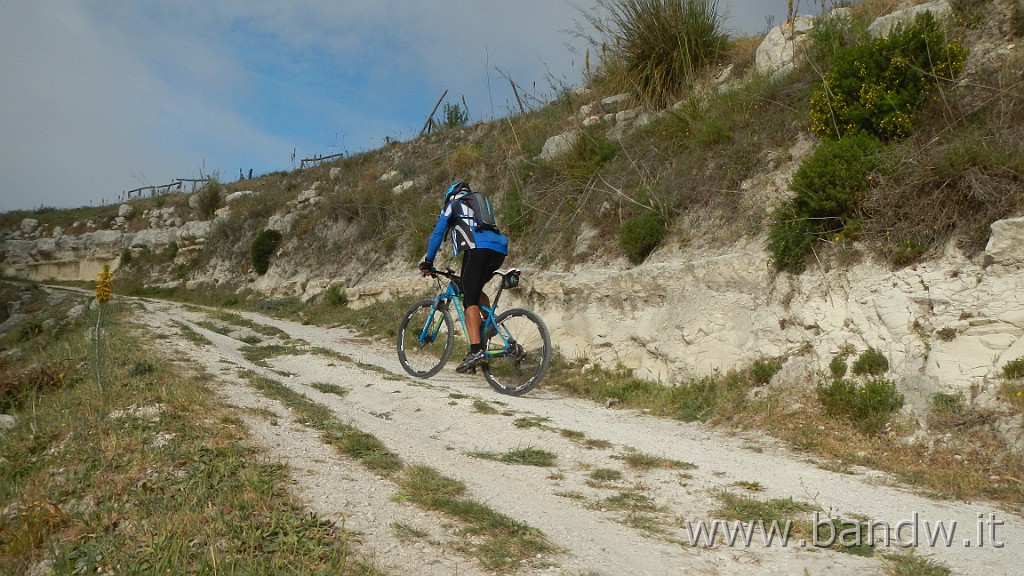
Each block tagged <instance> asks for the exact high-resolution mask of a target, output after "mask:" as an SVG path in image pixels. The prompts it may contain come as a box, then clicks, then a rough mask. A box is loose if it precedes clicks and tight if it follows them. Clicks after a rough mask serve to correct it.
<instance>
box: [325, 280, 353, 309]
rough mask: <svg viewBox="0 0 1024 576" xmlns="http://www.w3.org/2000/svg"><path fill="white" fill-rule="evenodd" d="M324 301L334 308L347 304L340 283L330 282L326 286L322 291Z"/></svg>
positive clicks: (346, 298) (346, 297)
mask: <svg viewBox="0 0 1024 576" xmlns="http://www.w3.org/2000/svg"><path fill="white" fill-rule="evenodd" d="M324 302H325V303H326V304H327V305H328V306H333V307H336V308H337V307H341V306H345V305H347V304H348V296H346V295H345V289H344V288H342V286H341V284H331V285H330V286H328V287H327V291H326V292H324Z"/></svg>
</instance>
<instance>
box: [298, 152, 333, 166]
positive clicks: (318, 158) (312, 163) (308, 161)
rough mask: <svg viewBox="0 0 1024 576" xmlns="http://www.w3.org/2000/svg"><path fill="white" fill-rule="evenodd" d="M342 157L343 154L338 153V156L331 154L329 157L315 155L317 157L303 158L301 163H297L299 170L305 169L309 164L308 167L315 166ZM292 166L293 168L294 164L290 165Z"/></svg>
mask: <svg viewBox="0 0 1024 576" xmlns="http://www.w3.org/2000/svg"><path fill="white" fill-rule="evenodd" d="M344 155H345V153H344V152H339V153H338V154H331V155H330V156H320V155H317V156H313V157H312V158H303V159H302V161H301V162H300V163H299V168H300V169H301V168H305V167H306V164H309V165H310V166H316V165H317V164H319V163H321V162H326V161H328V160H332V159H334V158H341V157H342V156H344ZM292 166H294V164H292Z"/></svg>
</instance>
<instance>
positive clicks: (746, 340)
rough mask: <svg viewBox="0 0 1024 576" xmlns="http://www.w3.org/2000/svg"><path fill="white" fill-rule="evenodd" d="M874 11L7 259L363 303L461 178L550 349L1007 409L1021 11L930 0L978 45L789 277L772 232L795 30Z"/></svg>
mask: <svg viewBox="0 0 1024 576" xmlns="http://www.w3.org/2000/svg"><path fill="white" fill-rule="evenodd" d="M877 4H878V3H873V2H868V3H861V4H859V5H858V6H857V7H855V8H857V9H859V10H861V11H860V12H857V11H854V12H849V13H846V15H847V16H848V19H847V20H843V21H844V22H847V21H852V22H853V24H851V25H849V26H848V27H847V28H843V29H842V30H840V31H839V32H835V31H832V32H830V33H832V34H833V36H827V35H826V34H825V33H826V32H829V31H830V30H831V28H829V26H831V24H830V22H834V21H837V20H838V19H824V20H821V21H819V22H818V23H817V24H815V22H814V21H807V20H800V21H797V22H792V23H787V24H785V25H783V26H781V27H779V28H777V29H776V30H773V31H772V33H771V34H769V35H768V38H766V42H767V41H768V40H772V39H774V40H779V39H781V40H780V42H781V44H779V45H778V46H777V47H776V48H775V49H776V50H778V51H779V53H787V54H789V55H790V59H789V60H785V59H781V60H780V59H778V58H775V59H774V60H773V59H772V58H768V61H770V62H774V64H772V65H773V66H774V68H768V69H765V68H764V65H763V62H762V58H761V53H762V52H763V49H764V46H765V44H761V48H759V49H758V51H757V52H758V54H757V58H755V56H754V54H753V53H752V50H749V49H748V50H747V51H746V52H744V53H743V55H740V56H733V57H732V61H730V62H728V64H731V66H725V67H724V68H723V69H720V70H715V71H714V72H713V73H709V77H708V79H707V82H706V83H702V84H700V85H699V87H698V88H697V89H696V90H695V91H694V92H693V93H692V94H690V95H689V96H687V97H686V98H684V99H683V100H681V101H680V103H679V104H677V105H676V106H674V107H673V108H671V109H670V110H669V111H661V112H655V111H650V110H647V109H645V108H644V107H642V106H634V105H633V104H635V102H634V103H633V104H630V102H631V100H630V98H629V96H628V95H613V96H609V95H606V94H601V93H600V91H599V90H597V88H596V87H591V89H589V90H580V91H575V92H572V93H568V92H567V93H566V94H565V95H564V96H563V98H561V99H560V100H558V101H556V102H553V103H551V104H549V105H547V106H545V107H543V108H541V109H538V110H534V111H531V112H527V113H525V114H523V115H522V116H520V117H515V118H510V119H507V120H501V121H496V122H492V123H487V124H477V125H473V126H469V127H463V128H458V127H455V128H451V129H449V130H443V131H439V132H437V133H435V134H432V135H430V136H427V137H424V138H421V139H418V140H415V141H412V142H407V143H394V144H392V145H389V146H387V147H385V148H382V149H380V150H375V151H371V152H367V153H364V154H359V155H356V156H352V157H349V158H344V159H340V160H337V161H335V162H332V163H325V164H323V165H320V166H315V167H312V168H309V169H306V170H299V171H293V172H288V173H277V174H270V175H266V176H263V177H261V178H258V179H255V180H247V181H241V182H234V183H230V184H223V185H221V184H219V183H216V182H214V183H212V184H211V186H209V187H208V189H207V190H205V191H204V192H200V193H197V194H194V195H191V196H180V195H170V196H166V197H158V198H150V199H142V200H138V201H132V202H130V203H128V204H126V205H123V206H120V207H109V208H105V209H97V210H93V211H88V210H80V211H68V212H65V213H60V212H57V213H45V214H37V215H22V214H18V215H8V216H7V218H8V219H7V220H5V222H6V223H7V226H8V228H9V230H8V232H7V233H5V234H4V237H3V252H2V254H3V258H2V265H3V271H4V274H5V275H9V276H20V277H27V278H31V279H47V278H55V279H78V280H90V279H92V278H94V277H95V275H96V273H97V272H98V271H99V270H100V269H101V268H102V266H103V265H104V264H108V265H112V266H114V267H116V268H118V270H117V281H118V286H119V287H120V288H121V289H123V290H126V291H129V292H136V293H153V292H154V291H155V292H160V291H164V292H167V293H174V292H175V291H177V292H178V293H189V292H191V293H197V292H202V293H203V294H204V295H210V296H212V297H213V298H214V299H220V301H221V302H223V303H237V302H249V304H250V305H252V304H257V303H259V302H260V301H261V300H263V299H266V298H296V299H300V300H303V301H308V302H309V303H310V304H311V305H314V306H315V305H318V304H320V303H321V302H322V301H323V299H324V298H325V297H326V296H327V295H328V294H329V293H330V289H331V288H332V287H336V289H338V288H341V289H344V294H345V297H346V299H347V301H348V303H349V305H350V306H351V307H353V308H359V307H362V306H366V305H369V304H372V303H374V302H378V301H380V300H385V299H391V298H394V297H397V296H403V295H420V294H426V293H429V291H430V290H431V284H430V283H429V281H425V280H422V279H420V278H418V277H417V276H416V274H415V273H414V270H413V268H414V263H415V261H416V260H417V259H418V257H419V256H420V255H421V254H422V252H423V248H424V245H425V239H426V235H427V232H428V231H429V229H430V227H431V226H432V224H433V220H434V217H435V215H436V211H437V208H438V200H437V195H438V193H439V191H440V190H442V189H443V188H444V186H445V185H446V183H448V182H450V181H451V180H453V179H456V178H458V179H467V180H468V181H470V182H471V183H475V184H477V185H478V187H479V188H481V189H483V190H485V191H487V192H488V193H490V194H491V196H492V197H493V198H494V200H495V201H496V203H497V204H498V205H499V206H500V208H501V210H502V215H503V221H504V223H505V226H506V228H507V231H508V233H509V235H510V236H511V237H512V246H513V249H512V253H511V255H510V260H509V262H510V263H514V264H515V265H519V266H521V267H523V268H524V269H525V270H526V275H525V278H526V282H525V284H524V287H525V290H522V291H520V292H519V293H518V294H517V295H516V296H515V297H513V299H512V301H511V302H510V303H512V304H522V305H526V306H529V307H531V308H534V309H536V310H537V311H538V312H539V313H541V315H542V316H543V317H544V318H545V319H546V321H547V322H548V325H549V328H550V329H551V332H552V335H553V337H554V340H555V343H556V346H557V347H558V349H559V351H560V352H561V353H562V354H563V355H564V356H567V357H570V358H580V359H583V360H584V361H586V362H592V363H595V364H599V365H602V366H605V367H609V368H614V367H618V366H621V367H625V368H627V369H631V370H633V371H635V373H636V374H637V375H638V376H640V377H644V378H648V379H654V380H661V381H664V382H667V383H673V384H677V383H681V382H685V381H687V380H689V379H691V378H695V377H701V376H704V375H708V374H713V373H720V372H725V371H729V370H732V369H737V368H742V367H743V366H746V365H749V364H750V363H752V362H754V361H757V360H759V359H763V358H780V359H783V360H784V361H785V362H784V369H783V371H782V372H781V373H780V374H779V375H778V376H777V380H778V381H780V382H783V381H784V382H793V381H798V382H813V381H814V380H815V379H816V378H817V375H818V374H820V373H822V372H823V371H825V370H826V369H827V367H828V366H829V364H830V363H831V362H832V361H833V360H834V359H835V358H836V357H837V356H838V355H841V354H854V353H861V352H865V351H868V350H877V351H880V352H881V353H882V354H883V355H884V356H885V357H886V358H887V359H888V363H889V367H890V368H889V371H888V373H887V376H888V377H891V378H892V379H893V380H895V381H896V382H897V384H898V386H899V388H900V390H902V391H903V393H904V394H905V396H906V397H907V400H908V403H907V404H908V408H909V409H910V410H912V411H913V412H915V413H917V414H918V415H919V416H921V417H923V415H924V414H925V413H926V412H927V411H928V410H929V408H930V402H931V399H932V398H933V397H934V396H935V395H936V394H952V395H961V396H963V397H964V398H969V399H971V400H972V401H977V402H981V403H982V404H984V405H986V406H994V407H998V408H1000V409H1004V410H1005V409H1006V406H1005V402H1003V400H1004V399H1005V398H1004V396H1005V391H1006V390H1007V389H1008V388H1007V385H1008V383H1007V382H1006V381H1005V379H1004V378H1003V373H1004V368H1005V366H1006V365H1007V364H1008V363H1009V362H1011V361H1013V360H1015V359H1017V358H1020V357H1022V356H1024V339H1022V336H1024V306H1022V303H1021V302H1020V300H1019V297H1018V294H1019V293H1020V288H1021V283H1022V282H1024V279H1022V275H1021V272H1020V266H1021V263H1022V262H1024V248H1022V246H1021V243H1020V241H1019V240H1018V238H1020V234H1019V233H1018V230H1019V228H1020V226H1021V221H1020V220H1018V219H1016V218H1015V217H1016V216H1019V215H1020V213H1021V211H1020V207H1021V206H1022V205H1024V193H1022V191H1021V181H1022V178H1024V163H1022V161H1021V159H1020V154H1019V152H1018V153H1017V155H1016V156H1014V155H1013V154H1011V153H1004V150H1005V145H1006V143H1010V145H1011V146H1012V145H1013V143H1014V142H1016V143H1017V144H1019V141H1020V126H1021V125H1022V123H1021V122H1016V121H1015V120H1017V119H1020V117H1021V115H1022V113H1024V112H1022V110H1024V103H1022V101H1021V100H1022V98H1021V96H1020V94H1021V92H1022V91H1021V90H1019V87H1020V81H1021V79H1022V78H1024V65H1022V61H1024V58H1022V57H1021V53H1020V50H1019V48H1018V47H1017V46H1018V43H1019V41H1020V37H1021V32H1022V29H1024V26H1022V24H1021V22H1020V21H1021V19H1022V18H1024V12H1022V11H1021V10H1024V9H1021V8H1020V7H1019V2H1014V1H1006V0H991V1H985V2H952V3H941V2H940V3H935V4H937V5H939V6H938V7H937V8H936V10H937V11H939V12H940V13H942V14H946V15H947V17H949V18H950V19H951V20H952V22H953V24H952V26H953V28H952V30H953V32H955V34H957V35H959V36H960V37H962V39H963V42H964V43H965V44H967V45H968V46H970V47H971V49H970V50H969V52H968V56H967V60H966V63H965V67H964V71H963V74H962V77H961V78H960V79H959V82H958V83H957V84H956V86H952V87H947V91H945V92H943V93H942V94H941V96H942V97H941V98H938V99H935V100H934V101H933V102H932V103H931V104H930V105H929V106H928V107H925V108H924V110H923V111H922V112H921V114H920V117H919V122H918V128H917V133H916V134H915V135H914V136H913V137H911V138H909V139H907V140H906V141H904V142H901V143H899V144H893V145H891V146H890V148H888V149H887V153H888V155H889V156H891V157H893V158H896V159H898V161H899V162H898V164H897V167H896V169H893V170H892V171H886V170H881V171H879V172H878V175H879V178H878V180H879V182H878V183H877V184H875V188H874V189H873V191H872V194H871V195H870V197H869V198H867V199H866V200H865V204H864V205H863V206H862V207H861V209H860V212H859V214H860V216H859V217H858V219H857V220H856V224H857V226H856V227H854V226H852V225H848V226H846V227H845V228H843V229H842V230H841V231H838V232H836V234H835V236H834V238H832V237H828V238H821V239H819V240H818V242H817V244H815V247H814V250H813V252H809V253H808V254H807V255H806V257H805V259H804V262H805V264H806V266H807V268H806V269H805V271H804V272H803V273H801V274H788V273H782V272H780V271H779V270H778V269H777V267H776V266H775V263H776V262H775V261H776V260H777V258H776V257H775V256H774V255H773V254H772V253H771V252H770V251H769V250H766V248H765V246H766V242H767V240H768V239H769V237H770V235H771V232H772V230H773V228H772V227H773V225H774V223H775V221H776V220H777V217H775V215H774V213H773V212H772V210H773V209H774V208H775V207H777V206H779V205H783V204H785V203H786V202H788V201H790V200H791V199H792V198H793V196H794V190H793V189H792V182H793V178H794V174H795V173H797V171H798V170H800V168H801V166H803V165H804V163H805V161H807V159H808V158H810V157H812V156H813V155H814V154H815V152H816V151H817V150H820V149H821V145H820V142H819V141H818V139H817V138H816V137H815V136H814V135H812V134H811V133H810V132H809V129H808V125H809V122H808V115H809V111H808V108H809V100H810V94H811V91H812V88H813V86H814V85H815V83H816V82H817V81H819V80H820V78H821V76H820V71H819V70H817V69H816V68H815V64H816V63H817V61H816V60H815V58H818V57H822V56H821V55H820V53H821V50H820V49H811V48H808V44H807V42H808V41H809V40H810V39H811V38H812V37H814V36H813V34H814V32H813V31H814V29H817V30H819V31H824V32H820V33H821V34H822V35H821V36H817V37H814V38H816V39H815V40H814V41H815V42H817V41H819V40H820V39H821V38H833V39H834V40H836V41H837V42H839V43H842V42H840V41H841V40H843V38H845V36H843V35H844V34H847V35H848V34H852V33H853V32H851V30H854V29H856V28H857V27H858V26H861V25H863V26H864V27H865V28H867V27H868V22H870V19H869V20H864V21H863V22H861V20H859V19H863V18H865V17H866V15H870V16H871V18H873V17H874V14H870V13H869V12H864V10H868V8H870V7H873V6H876V5H877ZM865 6H867V7H868V8H865ZM859 22H860V24H858V23H859ZM872 25H873V24H872ZM953 32H951V33H953ZM801 43H803V44H801ZM811 46H812V48H813V44H812V45H811ZM798 47H802V50H795V48H798ZM787 51H788V52H787ZM723 64H726V63H725V62H723ZM597 85H598V84H595V86H597ZM568 141H572V142H574V144H572V145H570V146H563V147H562V149H561V151H560V152H558V151H557V148H558V144H559V142H561V143H563V144H564V143H565V142H568ZM1000 146H1004V147H1003V148H1000ZM1017 148H1018V149H1019V146H1017ZM933 152H934V154H932V153H933ZM984 152H990V153H991V154H989V155H988V156H986V155H985V154H983V153H984ZM928 154H932V155H931V156H928ZM954 160H962V161H961V162H954ZM1015 163H1016V164H1015ZM946 172H949V174H946ZM992 197H996V198H997V199H998V200H999V201H998V202H996V201H990V198H992ZM897 201H902V204H898V205H897V204H894V203H895V202H897ZM971 210H973V212H972V211H971ZM965 211H966V212H965ZM968 212H969V213H970V214H978V215H980V216H978V218H980V220H978V219H971V218H966V217H964V216H963V215H964V214H965V213H968ZM894 214H895V215H900V216H901V219H898V220H893V218H891V216H893V215H894ZM652 215H653V216H654V217H656V219H657V220H658V221H659V222H660V225H661V226H662V227H663V233H664V237H663V238H662V239H661V240H660V243H658V244H657V246H656V247H654V249H653V250H652V251H650V252H649V253H647V254H644V255H643V257H642V258H641V260H642V262H641V263H639V264H637V263H636V258H635V257H634V256H635V255H633V254H629V253H627V252H626V251H625V250H624V249H623V247H622V246H623V244H622V242H621V241H622V240H623V237H624V235H625V234H626V230H627V229H628V228H629V225H630V223H633V222H638V221H643V220H644V218H646V217H648V216H652ZM24 216H33V217H32V218H24V219H21V220H17V221H15V220H14V219H15V218H18V217H24ZM976 220H977V221H976ZM851 222H853V221H852V220H851ZM926 224H927V226H926ZM12 225H16V226H17V227H18V229H16V230H10V228H11V226H12ZM990 225H991V230H993V231H994V233H993V234H992V235H991V238H990V237H989V236H990V234H989V230H990V228H989V227H990ZM979 227H981V228H982V229H983V233H982V234H981V235H980V236H979V233H978V232H977V228H979ZM265 229H273V230H277V231H279V232H281V233H282V236H283V240H282V243H281V244H280V246H279V247H278V248H277V249H276V251H275V252H274V254H273V257H272V259H271V261H270V262H269V270H268V272H267V273H266V274H262V275H260V274H257V273H255V272H254V270H253V263H252V258H251V254H250V248H251V246H252V243H253V240H254V238H255V237H256V236H257V235H258V234H259V233H260V232H261V231H263V230H265ZM1009 385H1010V386H1011V389H1012V383H1010V384H1009ZM1006 416H1007V418H1010V419H1011V420H1013V422H1016V423H1015V424H1013V425H1011V426H1010V429H1013V430H1019V422H1017V421H1019V415H1018V414H1016V413H1015V412H1014V411H1012V410H1010V411H1008V412H1007V413H1006ZM1014 419H1015V420H1014ZM1011 438H1012V441H1014V442H1021V441H1022V440H1021V437H1020V436H1019V435H1016V436H1015V435H1012V434H1011Z"/></svg>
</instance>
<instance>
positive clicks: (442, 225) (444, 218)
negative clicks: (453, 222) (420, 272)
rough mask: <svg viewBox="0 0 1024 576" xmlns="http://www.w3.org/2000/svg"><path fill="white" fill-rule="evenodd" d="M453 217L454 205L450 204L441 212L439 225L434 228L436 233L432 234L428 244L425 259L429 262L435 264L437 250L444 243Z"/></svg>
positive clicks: (438, 220)
mask: <svg viewBox="0 0 1024 576" xmlns="http://www.w3.org/2000/svg"><path fill="white" fill-rule="evenodd" d="M451 215H452V205H451V204H448V205H447V206H445V207H444V210H442V211H441V215H440V216H439V217H438V218H437V224H436V225H435V226H434V231H433V232H432V233H431V234H430V241H429V242H428V243H427V255H426V256H424V257H423V259H424V260H426V261H427V262H433V261H434V257H435V256H437V250H438V248H440V247H441V242H444V233H445V231H446V230H448V218H449V217H451Z"/></svg>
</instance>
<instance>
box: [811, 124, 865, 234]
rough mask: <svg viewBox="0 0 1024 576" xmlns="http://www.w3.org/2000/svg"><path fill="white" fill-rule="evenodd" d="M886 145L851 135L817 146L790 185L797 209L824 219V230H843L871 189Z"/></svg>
mask: <svg viewBox="0 0 1024 576" xmlns="http://www.w3.org/2000/svg"><path fill="white" fill-rule="evenodd" d="M884 148H885V145H884V144H882V143H881V142H880V141H879V140H878V139H877V138H874V137H873V136H870V135H867V134H851V135H849V136H845V137H843V138H841V139H839V140H835V141H828V142H825V143H824V144H822V145H821V146H818V148H816V149H815V150H814V152H813V153H811V155H810V156H808V157H807V158H806V159H805V160H804V161H803V162H802V163H801V164H800V167H799V168H797V170H796V172H795V173H794V174H793V182H792V184H791V186H792V188H793V190H794V191H796V198H795V199H794V204H795V207H796V209H797V210H798V211H799V212H800V213H801V214H803V215H804V216H807V217H808V218H814V219H818V220H820V221H821V224H822V229H823V231H825V232H827V231H830V230H836V229H841V228H842V226H843V221H845V220H848V219H850V218H853V217H854V216H855V215H856V213H857V210H858V209H859V208H860V205H861V203H862V202H863V200H864V197H865V196H866V195H867V192H868V190H869V189H870V188H871V177H872V176H871V173H872V172H873V171H874V170H876V169H877V168H878V167H879V164H880V156H881V152H882V150H883V149H884Z"/></svg>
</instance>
